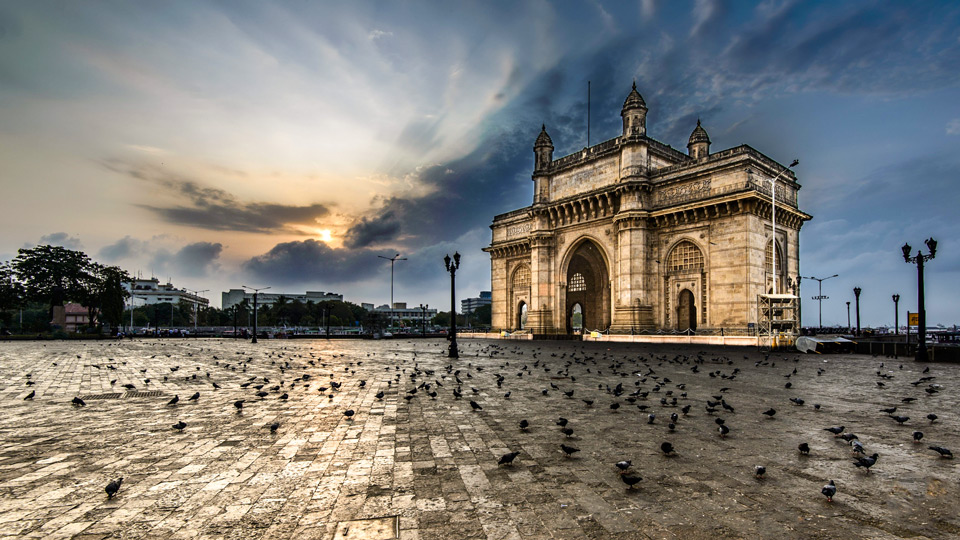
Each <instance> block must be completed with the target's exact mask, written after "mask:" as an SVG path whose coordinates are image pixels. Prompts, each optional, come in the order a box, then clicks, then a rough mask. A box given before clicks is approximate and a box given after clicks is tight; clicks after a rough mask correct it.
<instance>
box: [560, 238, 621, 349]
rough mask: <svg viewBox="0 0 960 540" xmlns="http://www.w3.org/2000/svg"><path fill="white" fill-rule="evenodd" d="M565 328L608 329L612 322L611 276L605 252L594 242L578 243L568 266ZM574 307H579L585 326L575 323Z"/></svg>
mask: <svg viewBox="0 0 960 540" xmlns="http://www.w3.org/2000/svg"><path fill="white" fill-rule="evenodd" d="M566 284H567V287H566V301H565V305H564V312H565V314H566V317H565V318H566V326H567V328H566V332H567V333H568V334H570V333H573V332H574V331H575V330H581V329H582V331H583V332H587V331H589V330H605V329H606V328H608V327H609V326H610V308H609V306H610V278H609V273H608V272H607V263H606V262H605V260H604V257H603V253H602V252H601V250H600V248H599V247H598V246H597V244H595V243H594V242H592V241H590V240H585V241H583V242H582V243H581V244H580V245H579V246H577V247H576V248H575V249H574V251H573V253H572V255H571V256H570V259H569V262H568V263H567V269H566ZM575 308H579V312H577V313H579V315H580V317H579V318H580V320H581V324H582V326H581V327H580V329H575V328H574V325H573V320H574V314H575V311H574V310H575Z"/></svg>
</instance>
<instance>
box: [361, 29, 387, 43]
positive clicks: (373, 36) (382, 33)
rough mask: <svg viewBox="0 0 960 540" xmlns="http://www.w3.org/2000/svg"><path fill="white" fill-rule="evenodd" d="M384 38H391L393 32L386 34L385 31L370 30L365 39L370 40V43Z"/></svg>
mask: <svg viewBox="0 0 960 540" xmlns="http://www.w3.org/2000/svg"><path fill="white" fill-rule="evenodd" d="M385 37H393V32H387V31H385V30H371V31H370V33H369V34H367V38H368V39H370V41H376V40H378V39H380V38H385Z"/></svg>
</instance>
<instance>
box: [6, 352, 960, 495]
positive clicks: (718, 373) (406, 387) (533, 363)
mask: <svg viewBox="0 0 960 540" xmlns="http://www.w3.org/2000/svg"><path fill="white" fill-rule="evenodd" d="M435 346H436V347H440V344H435ZM201 352H202V349H201ZM525 353H527V354H528V355H529V356H528V357H527V358H524V354H525ZM236 354H237V355H238V356H241V353H240V352H238V353H236ZM380 354H383V355H387V354H389V353H380ZM420 354H426V355H431V356H430V358H431V360H432V361H433V362H434V363H435V362H436V361H437V360H436V358H435V355H436V353H433V352H427V353H423V352H422V351H421V352H420ZM244 355H245V353H244ZM340 356H343V355H340ZM367 356H368V357H369V356H371V354H370V353H368V354H367ZM374 356H376V353H374ZM396 356H398V355H397V354H396V353H394V357H395V358H393V359H388V360H379V361H377V362H373V363H375V364H378V365H377V367H376V368H375V369H383V370H384V373H387V374H389V375H388V376H386V377H383V378H382V380H381V381H380V385H379V387H378V388H379V391H378V392H377V393H376V395H375V396H374V397H375V399H376V400H378V401H379V400H384V399H385V398H388V397H390V396H397V397H398V398H402V399H403V400H404V401H406V402H407V404H410V402H411V401H412V400H414V399H429V400H431V401H433V402H437V401H440V403H438V405H439V406H445V407H456V406H457V405H456V402H460V401H466V402H468V403H469V406H470V409H471V411H473V412H475V413H480V412H481V411H483V410H484V406H485V405H487V406H488V407H491V406H492V407H495V408H498V409H499V408H503V409H504V410H507V409H512V406H511V405H509V403H510V402H511V399H513V400H514V402H516V398H518V397H520V395H521V394H520V392H525V394H524V397H525V398H528V399H536V400H540V401H544V400H556V401H554V402H553V403H554V405H555V406H554V407H553V408H554V409H555V410H558V411H560V410H570V409H571V408H572V407H574V406H577V407H580V408H581V409H588V410H590V411H592V413H593V414H599V413H601V412H602V411H604V410H606V411H607V412H608V413H617V412H618V411H620V410H621V408H623V409H624V410H636V411H639V412H640V414H641V418H643V417H644V415H645V420H646V422H645V423H646V424H648V425H656V426H659V425H661V424H662V423H665V424H666V433H667V434H668V435H669V436H671V438H672V439H673V441H669V440H664V441H663V442H662V443H661V444H660V446H659V448H660V452H661V453H662V455H663V456H664V457H665V458H670V457H674V456H677V455H678V453H679V452H680V450H678V448H677V447H675V446H674V441H677V440H678V436H679V433H680V430H678V426H680V425H681V423H688V422H695V421H702V420H693V419H691V418H690V417H692V416H699V417H701V418H703V417H704V415H705V416H706V417H712V418H713V423H714V425H715V426H716V428H715V430H716V437H718V438H720V439H724V438H727V437H730V436H731V434H732V433H733V432H734V430H733V427H731V425H730V424H728V423H727V420H728V419H729V418H730V417H732V416H735V415H736V414H737V413H736V408H735V407H734V406H733V404H732V403H731V395H732V394H735V390H733V389H732V386H734V385H733V383H732V382H731V381H734V380H737V379H738V378H741V379H742V378H748V377H749V373H748V372H745V371H744V370H746V369H748V368H747V367H746V366H745V367H744V369H743V370H742V369H741V368H738V367H732V366H733V365H734V362H733V360H732V359H731V358H729V357H727V356H723V355H710V354H707V353H705V352H700V353H695V354H678V355H673V356H670V355H665V354H655V353H647V354H641V355H633V356H631V355H616V354H614V353H613V352H610V351H609V349H608V351H607V352H604V353H600V354H597V353H596V352H590V351H587V350H585V349H584V348H582V347H581V348H580V349H579V350H576V349H573V348H571V350H568V351H567V352H557V353H551V354H549V356H548V355H547V353H545V352H543V351H542V349H530V348H521V347H519V346H514V347H512V348H511V347H508V346H503V345H500V344H497V343H493V344H484V345H483V346H482V347H478V348H477V356H478V357H481V358H485V359H487V360H489V361H485V362H483V364H484V365H481V362H480V361H479V360H478V361H477V365H476V366H474V364H473V362H471V361H470V360H467V359H461V360H460V361H459V362H458V363H457V364H453V363H448V364H447V365H446V366H444V367H443V368H439V369H429V368H427V367H425V366H426V363H425V365H424V366H421V364H420V362H419V361H418V358H417V352H414V353H413V359H409V358H407V359H403V358H396ZM744 359H745V360H746V359H748V357H747V356H744ZM213 360H214V365H215V366H217V367H219V368H221V369H224V370H229V371H231V372H234V373H246V369H247V367H248V366H249V365H250V364H251V363H252V362H254V361H255V360H254V358H253V356H246V358H243V359H237V360H233V361H230V362H227V361H224V360H221V359H219V358H217V357H216V356H214V357H213ZM266 360H268V361H269V362H270V365H271V367H272V368H274V369H275V370H276V376H275V378H274V379H271V378H270V377H267V376H263V375H260V376H252V377H247V378H246V380H243V382H240V383H238V387H237V390H238V391H240V392H250V393H251V394H252V395H251V396H249V397H244V398H242V399H237V400H235V401H234V402H233V407H234V408H235V410H236V413H237V414H242V413H243V409H244V406H245V404H250V403H256V402H257V401H259V400H264V399H267V398H270V397H271V396H272V395H275V399H277V400H287V399H289V398H290V394H291V392H294V391H298V392H319V393H320V394H321V395H326V396H327V398H328V399H329V400H330V401H331V402H332V400H333V399H334V396H335V395H336V393H337V392H340V391H341V390H342V389H344V387H345V385H347V387H355V388H357V389H363V388H366V386H367V379H359V378H358V377H357V376H356V373H357V370H358V369H359V368H360V367H361V366H363V363H364V361H365V360H357V359H353V361H350V362H348V363H347V362H346V360H341V361H340V362H333V361H329V360H323V359H322V358H321V353H319V352H307V354H306V355H303V354H299V355H293V354H288V355H287V357H286V358H284V352H282V351H273V352H270V353H269V354H268V355H266ZM792 360H793V362H794V363H796V362H799V358H793V359H792ZM259 361H260V362H263V361H265V360H259ZM778 361H779V362H780V365H781V369H782V367H783V365H784V363H786V365H787V366H788V367H789V366H790V365H791V360H790V359H788V358H786V357H776V358H774V357H772V356H771V355H770V354H767V355H766V356H765V357H763V358H762V359H761V360H759V361H756V362H755V363H754V364H753V367H754V368H755V369H777V367H776V366H777V362H778ZM498 362H499V363H498ZM444 363H445V362H444ZM388 364H389V365H388ZM410 364H412V365H410ZM664 364H667V365H668V367H669V369H666V368H664V369H661V368H662V366H664ZM494 365H496V367H494ZM707 366H710V367H707ZM96 367H97V368H98V369H99V367H100V366H99V365H97V366H96ZM341 367H342V368H343V371H342V372H339V376H338V375H337V371H335V369H337V370H339V368H341ZM731 367H732V369H731ZM107 369H116V366H115V365H114V364H113V363H109V364H107ZM169 369H170V373H168V374H165V375H162V377H163V379H164V380H165V381H166V380H167V379H168V378H169V377H177V376H182V375H177V371H178V370H179V369H180V366H175V367H170V368H169ZM371 369H374V368H372V367H371V366H369V365H368V369H366V370H365V371H366V372H367V373H369V372H370V371H371ZM883 369H884V365H883V363H881V364H880V366H879V369H878V370H877V372H876V374H877V377H878V378H879V379H882V380H878V381H877V385H878V386H877V387H878V388H881V389H882V388H885V387H886V386H887V385H888V384H893V383H892V382H891V379H895V378H896V376H895V375H892V374H891V373H890V372H884V371H883ZM324 370H325V371H327V372H328V373H326V375H328V377H329V378H328V379H326V380H325V379H324V376H323V375H321V372H322V371H324ZM661 370H662V371H664V372H668V371H669V372H670V373H671V374H672V376H673V377H675V378H678V379H679V378H680V375H679V374H681V373H685V374H684V375H683V378H684V379H685V381H680V380H676V381H674V380H671V378H670V377H668V376H665V375H662V374H661V373H659V371H661ZM902 370H903V365H902V364H901V365H900V366H899V368H898V371H902ZM196 371H197V372H199V371H200V367H196ZM891 371H892V370H891ZM825 372H826V369H825V368H823V367H821V368H818V369H816V376H815V377H811V378H814V379H815V378H819V377H820V376H822V375H823V374H824V373H825ZM929 372H930V368H929V367H927V368H925V369H924V370H923V376H922V377H920V378H919V379H918V380H916V381H913V382H910V383H909V384H910V386H912V387H913V388H914V389H919V388H920V387H921V386H922V387H923V391H924V393H926V394H927V396H934V395H936V394H937V393H939V392H940V391H941V389H942V388H941V386H940V385H939V384H937V383H935V382H934V380H935V376H933V375H930V374H929ZM141 373H142V375H144V376H145V377H144V379H143V384H144V385H149V384H150V382H151V378H149V377H146V375H147V370H146V369H143V370H141ZM798 373H799V372H798V366H794V367H793V368H792V369H791V370H789V371H788V372H787V373H785V374H784V375H783V377H784V378H786V379H787V381H786V383H785V385H784V388H785V389H786V390H791V388H792V387H793V384H792V381H791V378H793V377H795V376H797V375H798ZM894 373H896V372H895V371H894ZM361 376H364V375H361ZM26 378H27V380H28V382H27V384H28V385H32V384H34V382H33V381H32V380H31V375H30V374H28V375H27V376H26ZM694 378H696V379H697V382H698V383H699V384H697V385H696V386H697V387H699V388H702V387H704V386H713V385H715V386H716V387H717V389H716V391H715V392H708V394H709V395H693V394H692V393H690V391H688V389H687V385H688V384H689V381H691V380H693V379H694ZM185 379H186V380H188V381H190V380H193V381H197V380H199V381H204V382H205V383H208V384H209V385H210V389H211V390H212V391H216V390H219V389H221V388H223V387H224V386H223V385H225V384H227V383H222V384H221V383H217V382H215V381H214V380H213V378H212V377H211V374H210V373H209V372H207V373H205V374H202V373H196V372H195V373H191V374H189V375H187V376H186V377H185ZM338 379H340V380H338ZM510 379H514V380H524V379H525V382H526V384H523V385H520V384H517V385H516V386H513V385H511V384H510V383H509V382H508V380H510ZM824 379H826V378H824ZM808 380H809V379H808ZM531 381H533V382H532V383H531ZM597 381H616V384H614V385H613V386H611V385H610V384H608V383H604V382H597ZM116 382H117V380H116V379H114V380H112V381H111V382H110V384H111V386H113V385H115V384H116ZM557 382H560V384H557ZM311 385H313V386H312V387H311ZM561 385H562V386H561ZM121 386H123V387H125V388H126V389H127V390H136V385H134V384H132V383H125V384H123V385H121ZM478 386H479V387H482V388H483V390H481V389H478V388H477V387H478ZM494 387H495V389H494ZM531 387H533V388H535V389H531ZM904 388H906V387H904ZM807 391H810V390H809V389H808V390H807ZM791 392H795V391H793V390H791ZM491 393H492V394H493V395H491ZM34 396H35V392H34V391H31V392H30V393H29V394H28V395H27V396H26V397H24V398H23V399H25V400H31V399H33V398H34ZM465 396H467V399H465V400H464V399H463V398H464V397H465ZM501 396H502V397H501ZM200 398H201V393H200V392H195V393H194V394H193V395H191V396H190V397H188V398H187V401H190V402H197V401H198V400H199V399H200ZM484 399H486V401H485V402H484V403H481V401H484ZM918 399H923V398H922V396H921V397H917V396H914V395H909V396H903V397H901V401H900V403H898V404H891V406H889V407H886V408H883V409H880V411H879V412H880V413H883V414H886V415H888V416H889V417H890V418H891V420H892V421H894V422H896V423H897V424H898V425H903V424H906V423H907V422H909V421H910V417H909V416H905V415H902V414H897V413H898V412H902V411H900V410H899V409H901V408H903V407H909V406H910V405H911V404H912V403H913V402H916V401H918ZM444 401H446V403H444ZM784 401H785V403H790V405H787V407H789V408H800V407H805V404H806V401H805V400H804V399H803V398H801V397H799V396H796V395H793V396H789V397H788V398H786V399H784ZM179 402H180V397H179V395H175V396H174V397H173V398H171V399H170V400H169V401H168V402H167V406H168V407H171V408H175V407H178V404H179ZM578 402H579V404H577V403H578ZM72 403H73V405H74V406H75V407H83V406H85V405H86V404H85V402H84V401H83V399H81V398H80V397H79V396H77V397H74V398H73V401H72ZM812 406H813V409H814V410H815V411H820V410H821V404H819V403H813V404H812ZM512 412H516V410H515V409H513V410H512ZM739 414H744V411H741V413H739ZM759 414H761V415H762V416H764V417H765V418H767V419H770V420H773V419H774V418H775V417H776V416H777V415H778V414H780V415H781V416H783V414H782V413H780V412H778V411H777V409H776V408H773V407H770V408H768V409H767V410H765V411H762V412H761V413H759ZM787 414H789V413H787ZM342 415H343V417H344V418H345V419H346V421H348V422H350V421H353V419H354V418H355V417H356V415H357V411H356V410H354V409H347V410H344V411H343V412H342ZM720 415H723V416H720ZM724 416H726V418H725V417H724ZM938 418H939V417H938V416H937V415H936V414H934V413H929V414H927V415H926V420H927V421H928V422H929V424H928V425H930V426H935V425H936V423H937V420H938ZM554 423H555V425H556V426H557V428H558V435H557V439H556V443H555V444H557V445H558V446H557V448H558V451H559V452H560V453H561V454H562V455H563V456H564V457H565V458H568V459H574V458H575V456H576V455H577V453H578V452H580V449H579V448H577V447H575V446H573V445H572V443H573V442H575V440H576V436H575V426H574V425H573V423H572V422H571V421H570V420H568V419H567V418H565V417H563V416H559V417H558V418H557V419H556V421H555V422H554ZM187 427H188V426H187V424H186V423H185V422H184V421H182V420H179V421H178V422H177V423H176V424H173V426H172V429H173V430H175V431H178V432H183V431H184V430H185V429H186V428H187ZM265 427H266V428H268V429H269V431H270V432H271V433H276V432H277V430H278V429H279V428H280V423H279V422H273V423H271V424H269V425H268V426H265ZM534 427H535V426H533V423H532V422H531V421H530V420H528V419H521V420H520V421H519V422H518V424H517V428H518V429H519V431H520V432H521V433H522V434H530V432H531V430H532V428H534ZM536 427H537V428H539V427H542V426H536ZM823 430H824V431H826V432H828V433H830V434H832V435H833V437H835V438H837V439H842V440H843V441H844V442H845V443H846V444H848V445H849V446H850V449H851V450H850V451H851V452H852V460H851V461H852V464H853V465H854V466H855V467H857V468H858V469H859V468H862V469H863V470H864V471H865V473H867V474H869V472H870V469H871V468H872V467H874V466H875V465H876V464H877V462H878V461H879V458H880V455H879V454H878V453H877V452H872V453H870V454H869V455H868V454H867V450H866V449H865V447H864V444H863V442H862V441H861V440H860V438H859V437H858V436H857V435H856V434H854V433H851V432H849V431H848V430H847V429H846V428H845V426H843V425H837V426H831V427H826V428H823ZM538 432H541V431H540V430H538ZM661 433H662V432H661ZM912 437H913V442H914V443H917V444H919V443H920V441H921V440H922V439H923V438H924V434H923V433H922V432H921V431H919V430H916V431H914V432H913V434H912ZM681 439H682V438H681ZM568 443H569V444H568ZM681 447H682V443H681ZM929 449H930V450H932V451H935V452H936V453H937V454H938V455H939V456H940V457H942V458H947V459H949V458H952V457H953V453H952V452H951V451H950V450H949V449H948V448H946V447H943V446H940V445H930V446H929ZM797 451H798V452H799V453H800V454H801V455H803V456H809V455H810V453H811V448H810V444H809V443H808V442H807V441H801V442H799V444H798V445H797ZM521 455H522V452H521V451H510V452H508V453H506V454H503V455H502V456H500V458H499V460H498V461H497V466H504V467H510V466H512V465H513V464H514V463H516V462H517V460H518V458H520V457H521ZM611 465H612V466H613V469H612V474H616V475H617V476H618V477H619V479H620V480H621V481H622V482H623V484H625V485H626V489H628V490H632V489H635V488H636V487H637V486H638V485H639V484H640V483H641V482H642V480H643V479H642V477H641V476H640V474H639V472H638V471H636V470H635V468H634V466H633V463H632V461H631V460H627V459H624V460H621V461H618V462H616V463H612V464H611ZM767 466H768V464H765V463H760V464H755V465H754V466H753V474H754V476H755V477H756V478H757V479H758V480H762V479H764V478H765V476H766V473H767ZM122 481H123V478H122V477H121V478H118V479H117V480H113V481H111V482H110V483H109V484H108V485H107V486H106V488H105V491H106V493H107V496H108V498H110V497H113V496H114V495H115V494H116V493H117V492H118V491H119V490H120V486H121V483H122ZM821 493H822V494H823V495H824V496H825V497H826V500H827V501H832V500H833V498H834V496H836V494H837V486H836V484H835V482H834V481H833V480H830V481H829V482H828V483H827V484H826V485H824V486H823V488H822V490H821Z"/></svg>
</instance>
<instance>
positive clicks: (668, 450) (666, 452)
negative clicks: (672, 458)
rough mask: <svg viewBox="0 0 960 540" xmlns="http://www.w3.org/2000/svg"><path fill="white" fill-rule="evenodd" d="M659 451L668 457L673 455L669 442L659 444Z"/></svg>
mask: <svg viewBox="0 0 960 540" xmlns="http://www.w3.org/2000/svg"><path fill="white" fill-rule="evenodd" d="M660 451H661V452H663V454H664V455H667V456H669V455H671V454H673V453H674V448H673V445H672V444H670V443H669V442H663V443H661V444H660Z"/></svg>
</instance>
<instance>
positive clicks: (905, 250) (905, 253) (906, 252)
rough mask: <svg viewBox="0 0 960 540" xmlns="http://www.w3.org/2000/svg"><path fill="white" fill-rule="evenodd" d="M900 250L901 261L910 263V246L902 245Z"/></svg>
mask: <svg viewBox="0 0 960 540" xmlns="http://www.w3.org/2000/svg"><path fill="white" fill-rule="evenodd" d="M900 249H901V250H902V251H903V260H904V261H905V262H910V250H911V249H912V248H911V247H910V244H904V245H903V247H902V248H900Z"/></svg>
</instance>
